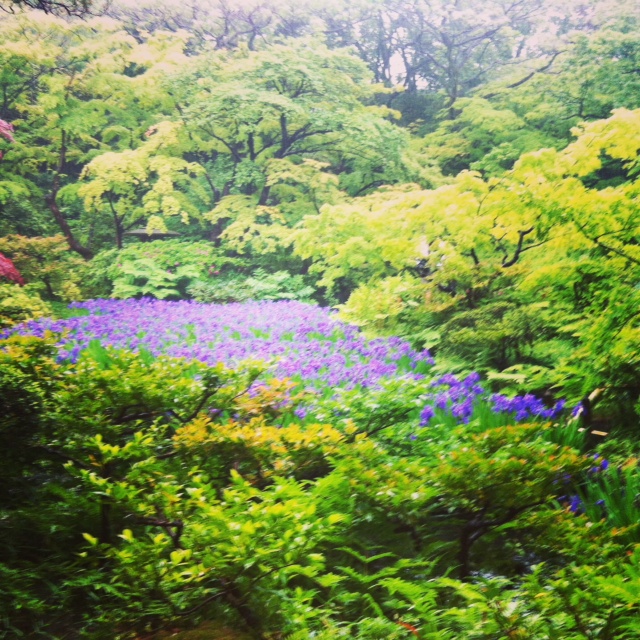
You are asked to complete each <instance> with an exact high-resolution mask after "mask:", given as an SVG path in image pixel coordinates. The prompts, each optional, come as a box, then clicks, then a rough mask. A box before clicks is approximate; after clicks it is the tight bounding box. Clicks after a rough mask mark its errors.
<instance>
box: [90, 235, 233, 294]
mask: <svg viewBox="0 0 640 640" xmlns="http://www.w3.org/2000/svg"><path fill="white" fill-rule="evenodd" d="M237 263H238V261H237V260H234V259H230V258H226V257H225V256H224V255H222V254H221V252H220V251H219V250H217V249H216V248H215V247H214V245H213V244H211V243H208V242H188V241H182V240H156V241H154V242H141V243H135V244H130V245H128V246H127V247H125V248H124V249H122V250H121V251H117V250H110V251H106V252H103V253H102V254H99V255H97V256H96V257H95V258H94V260H93V261H92V263H91V265H90V269H89V276H88V282H87V283H86V284H85V287H86V289H87V290H89V291H91V292H92V294H93V295H96V294H97V295H111V296H113V297H114V298H133V297H136V296H140V295H147V296H153V297H155V298H160V299H163V298H168V297H170V298H184V297H186V291H187V288H188V287H189V285H190V284H191V283H192V282H194V281H196V280H197V279H199V278H203V277H206V276H210V277H213V275H214V273H215V272H216V271H219V270H220V269H223V268H228V267H230V266H233V265H235V264H237Z"/></svg>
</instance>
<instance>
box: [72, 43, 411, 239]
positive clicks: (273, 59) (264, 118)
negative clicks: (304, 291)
mask: <svg viewBox="0 0 640 640" xmlns="http://www.w3.org/2000/svg"><path fill="white" fill-rule="evenodd" d="M166 90H167V91H168V93H169V95H170V96H171V97H172V99H173V100H174V104H175V116H174V118H173V119H172V122H166V123H160V124H158V125H157V126H156V128H155V129H154V130H152V131H150V134H151V135H150V137H149V141H148V142H146V143H145V144H143V145H142V146H141V147H140V148H139V149H138V150H135V151H123V152H120V153H118V154H113V155H111V156H108V157H98V158H96V159H95V160H93V161H92V163H91V164H90V165H89V166H88V167H87V170H86V172H85V175H86V176H87V177H88V178H90V180H91V182H90V183H89V184H88V185H87V186H86V187H82V189H81V191H82V193H84V194H89V193H95V194H97V200H96V199H94V200H93V204H92V206H93V208H94V209H95V208H96V207H97V206H101V205H99V203H98V200H99V201H101V202H102V201H104V200H105V199H108V198H114V197H115V198H116V199H117V202H116V201H114V207H115V209H116V211H117V212H118V213H117V215H118V216H122V215H123V211H124V209H127V210H128V211H131V212H133V210H134V209H135V207H137V206H139V205H138V204H136V205H135V206H134V202H133V200H132V199H131V198H133V199H134V200H135V199H137V200H136V202H138V203H144V204H143V205H142V209H138V211H142V210H143V209H146V215H147V222H149V220H150V218H149V215H150V214H154V215H158V216H159V217H160V218H161V217H163V216H166V215H171V214H175V213H178V212H184V214H185V215H189V216H194V215H196V212H197V211H199V212H200V215H201V216H202V217H204V218H206V219H208V220H209V221H210V222H212V223H214V231H213V237H214V238H217V237H219V236H220V234H221V233H222V231H223V230H225V228H226V231H225V233H226V234H227V236H228V237H231V236H233V237H234V238H235V243H236V244H235V246H236V248H239V249H242V247H243V246H244V245H245V244H246V242H251V241H252V240H257V241H260V242H262V245H261V246H262V247H263V248H264V247H265V246H266V245H265V244H264V241H265V239H267V238H268V237H269V234H271V235H273V234H276V235H277V233H278V231H277V229H278V227H279V226H280V227H281V226H282V225H283V223H284V225H291V224H294V223H295V222H297V221H298V220H299V219H300V218H301V217H302V215H303V214H304V213H307V212H309V211H317V210H318V208H319V207H320V206H321V205H322V204H323V203H324V201H325V200H324V198H330V197H331V192H332V191H335V189H334V188H333V187H332V185H334V184H335V183H336V182H337V180H336V178H335V177H334V174H338V175H339V176H340V178H341V182H342V184H341V185H340V186H342V188H344V189H350V190H353V191H355V192H357V191H360V192H366V190H368V189H371V188H373V187H375V186H376V185H377V184H379V183H381V182H387V181H396V180H398V179H399V178H400V177H402V176H404V175H405V172H406V169H405V165H404V160H403V151H402V148H403V146H404V144H405V140H406V138H405V134H404V133H403V132H402V131H401V130H400V129H399V128H397V127H396V126H394V125H393V124H392V123H391V122H389V121H388V119H387V118H389V117H392V116H393V113H392V112H390V111H389V110H388V109H386V108H382V107H374V106H366V105H365V104H363V102H364V101H366V100H367V99H368V98H371V97H372V96H373V94H374V92H375V88H374V87H372V86H371V85H370V83H369V77H368V74H367V71H366V68H365V67H364V65H362V63H361V62H360V61H359V60H358V59H357V58H355V57H354V56H353V55H351V54H350V53H348V52H345V51H331V50H329V49H327V48H326V47H322V46H321V45H319V44H317V43H311V42H301V43H295V44H293V43H292V44H290V45H277V46H274V47H272V48H271V49H270V50H268V51H261V52H251V51H246V50H244V51H242V50H239V51H236V52H233V53H230V54H229V53H226V54H220V53H214V54H208V55H203V56H200V57H196V58H194V59H193V60H192V61H191V63H190V64H189V65H186V69H185V71H184V72H183V73H181V74H179V75H176V76H175V77H174V78H172V79H170V80H168V81H167V85H166ZM169 131H170V132H171V135H172V136H173V137H172V138H171V142H167V143H163V142H162V136H163V135H168V134H167V132H169ZM147 148H148V149H154V152H153V155H146V156H145V154H147V151H145V149H147ZM143 156H145V157H148V158H150V160H149V161H150V162H151V161H153V162H165V163H167V165H166V166H167V167H168V166H169V165H171V166H172V167H173V169H172V170H173V171H177V172H181V171H182V172H183V173H182V175H183V176H184V178H185V180H186V181H185V182H184V184H181V185H177V184H174V183H171V180H169V181H166V180H164V181H163V180H161V179H160V177H158V181H157V182H155V185H156V186H152V185H153V184H154V180H155V178H154V177H151V178H150V177H149V174H148V172H147V173H145V172H144V171H148V170H144V171H143V172H142V173H139V171H138V170H137V168H135V167H134V166H133V165H132V164H131V162H132V161H133V158H134V157H135V158H137V159H141V158H142V157H143ZM161 158H164V160H161ZM107 163H108V165H109V166H110V167H111V168H112V169H113V172H115V173H113V172H112V174H111V177H109V175H110V174H109V169H108V167H107V166H106V165H107ZM138 166H139V165H136V167H138ZM153 172H155V174H157V175H158V176H159V173H158V171H157V168H156V169H153ZM116 174H117V175H116ZM105 179H106V180H111V182H110V185H111V186H110V187H109V189H108V190H107V189H105V188H103V187H102V186H99V185H101V184H103V183H104V182H105ZM170 183H171V184H170ZM91 185H93V186H91ZM126 185H129V187H127V186H126ZM159 188H162V189H166V193H165V194H164V196H163V197H162V198H160V200H159V199H158V197H157V195H158V189H159ZM127 189H133V190H134V191H135V192H136V194H135V195H132V192H127V193H129V195H126V193H125V192H126V190H127ZM92 197H93V196H92ZM178 202H181V203H182V204H180V205H178ZM281 203H285V206H284V208H283V209H280V204H281ZM294 204H295V206H294ZM118 207H120V208H121V210H118ZM127 215H129V214H127ZM131 215H133V213H131ZM283 215H284V216H285V217H284V218H283V217H282V216H283ZM156 221H158V222H157V223H158V224H159V218H154V219H153V221H151V224H156ZM233 222H236V223H237V224H236V226H235V227H233V228H231V227H229V223H233ZM267 222H269V224H270V226H271V228H267V227H266V226H265V225H266V223H267ZM271 223H276V224H273V225H271ZM271 246H273V245H271Z"/></svg>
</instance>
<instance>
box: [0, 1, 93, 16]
mask: <svg viewBox="0 0 640 640" xmlns="http://www.w3.org/2000/svg"><path fill="white" fill-rule="evenodd" d="M19 9H36V10H38V11H43V12H44V13H52V14H54V15H66V16H75V17H82V16H86V15H87V14H89V13H94V12H96V11H97V10H99V7H96V3H95V2H94V0H4V1H3V3H2V4H0V10H1V11H6V12H8V13H13V12H14V11H15V10H19Z"/></svg>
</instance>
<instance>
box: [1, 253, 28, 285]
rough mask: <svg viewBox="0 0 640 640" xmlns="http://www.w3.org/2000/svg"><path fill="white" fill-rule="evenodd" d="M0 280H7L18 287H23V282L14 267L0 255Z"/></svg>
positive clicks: (7, 259)
mask: <svg viewBox="0 0 640 640" xmlns="http://www.w3.org/2000/svg"><path fill="white" fill-rule="evenodd" d="M2 278H5V279H7V280H9V282H16V283H17V284H19V285H20V286H22V285H24V280H23V278H22V276H21V275H20V272H19V271H18V270H17V269H16V266H15V265H14V264H13V262H12V261H11V260H9V258H7V257H6V256H5V255H3V254H2V253H0V279H2Z"/></svg>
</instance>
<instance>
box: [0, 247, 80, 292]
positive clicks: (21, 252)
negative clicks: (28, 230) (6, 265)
mask: <svg viewBox="0 0 640 640" xmlns="http://www.w3.org/2000/svg"><path fill="white" fill-rule="evenodd" d="M0 251H1V252H2V253H4V254H5V255H8V256H10V257H11V259H12V260H13V262H14V264H15V265H16V266H17V267H18V269H19V270H20V273H21V274H22V275H23V277H24V278H25V280H26V281H27V282H28V283H32V284H34V285H38V290H39V292H40V293H41V295H43V297H45V298H47V299H48V300H52V299H60V300H63V301H64V302H72V301H74V300H79V299H81V296H82V294H81V292H80V288H79V285H80V283H81V282H82V280H83V279H84V276H85V274H86V266H85V263H84V261H82V260H80V259H79V258H78V257H77V256H75V255H74V254H72V253H71V251H70V250H69V247H68V245H67V243H66V242H65V239H64V237H63V236H61V235H58V236H53V237H50V238H26V237H24V236H19V235H9V236H6V237H3V238H0Z"/></svg>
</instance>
